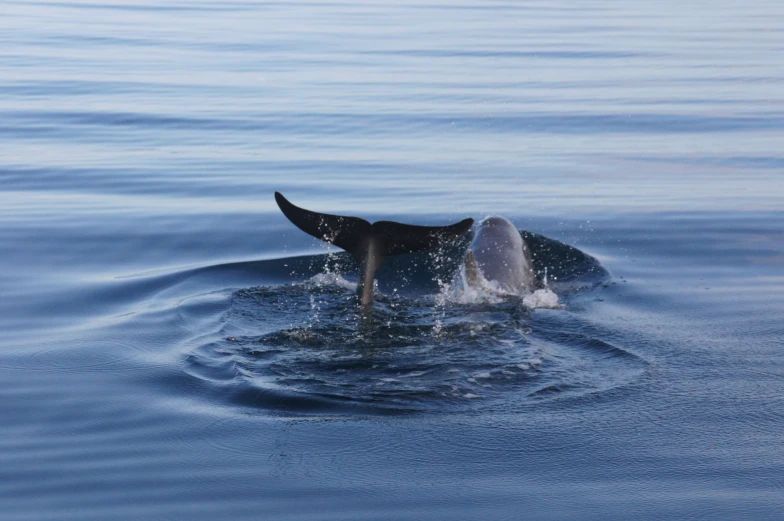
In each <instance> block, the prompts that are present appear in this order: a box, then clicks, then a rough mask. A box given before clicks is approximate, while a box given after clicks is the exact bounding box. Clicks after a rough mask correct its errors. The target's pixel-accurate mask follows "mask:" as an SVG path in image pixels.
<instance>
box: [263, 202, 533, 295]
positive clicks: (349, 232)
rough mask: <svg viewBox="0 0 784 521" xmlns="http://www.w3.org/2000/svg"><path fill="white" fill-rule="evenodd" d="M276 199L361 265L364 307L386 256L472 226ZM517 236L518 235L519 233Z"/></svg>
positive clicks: (445, 239) (430, 245)
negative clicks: (367, 216) (326, 209)
mask: <svg viewBox="0 0 784 521" xmlns="http://www.w3.org/2000/svg"><path fill="white" fill-rule="evenodd" d="M275 202H277V203H278V207H279V208H280V211H281V212H283V215H285V216H286V217H287V218H288V219H289V221H291V222H292V223H293V224H294V225H295V226H296V227H297V228H299V229H300V230H302V231H303V232H305V233H307V234H309V235H312V236H313V237H316V238H317V239H321V240H322V241H327V242H329V243H331V244H334V245H335V246H337V247H339V248H342V249H344V250H346V251H347V252H348V253H350V254H351V256H352V257H353V258H354V259H355V260H356V261H357V262H358V263H359V265H360V266H361V271H360V275H359V283H358V284H357V295H358V296H359V298H360V299H361V301H362V305H363V306H368V305H370V304H372V303H373V279H374V276H375V274H376V270H377V269H378V268H379V266H381V264H382V263H383V262H384V260H385V259H386V258H387V257H391V256H392V255H401V254H403V253H414V252H418V251H425V250H432V249H436V248H439V247H441V246H442V245H446V244H450V243H453V242H456V241H457V240H459V239H460V237H462V236H463V235H465V234H466V233H467V232H468V231H469V230H470V229H471V227H472V226H473V224H474V220H473V219H471V218H468V219H463V220H462V221H460V222H458V223H455V224H451V225H449V226H415V225H413V224H403V223H398V222H393V221H377V222H375V223H373V224H370V223H369V222H368V221H366V220H364V219H360V218H359V217H348V216H342V215H330V214H326V213H317V212H313V211H310V210H306V209H304V208H300V207H298V206H295V205H293V204H292V203H290V202H289V201H288V199H286V198H285V197H283V195H282V194H281V193H280V192H275ZM518 238H519V235H518Z"/></svg>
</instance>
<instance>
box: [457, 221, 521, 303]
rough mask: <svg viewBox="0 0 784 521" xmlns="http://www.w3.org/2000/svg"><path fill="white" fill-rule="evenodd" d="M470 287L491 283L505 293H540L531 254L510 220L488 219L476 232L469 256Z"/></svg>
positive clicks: (494, 287)
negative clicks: (536, 291)
mask: <svg viewBox="0 0 784 521" xmlns="http://www.w3.org/2000/svg"><path fill="white" fill-rule="evenodd" d="M465 274H466V282H467V283H468V285H469V286H474V287H477V286H481V285H482V284H483V283H485V284H486V283H490V284H491V285H492V286H493V289H495V290H497V291H500V292H502V293H508V294H514V295H525V294H529V293H533V292H534V291H535V290H536V277H535V276H534V269H533V262H532V261H531V251H530V249H529V248H528V245H527V244H526V243H525V241H524V240H523V238H522V236H521V235H520V232H519V230H518V229H517V228H516V227H515V225H514V224H512V223H511V222H510V221H509V220H508V219H505V218H503V217H487V218H485V219H484V220H482V221H481V222H480V223H479V224H478V226H477V229H476V232H475V234H474V238H473V240H472V241H471V244H470V246H469V247H468V251H467V252H466V256H465Z"/></svg>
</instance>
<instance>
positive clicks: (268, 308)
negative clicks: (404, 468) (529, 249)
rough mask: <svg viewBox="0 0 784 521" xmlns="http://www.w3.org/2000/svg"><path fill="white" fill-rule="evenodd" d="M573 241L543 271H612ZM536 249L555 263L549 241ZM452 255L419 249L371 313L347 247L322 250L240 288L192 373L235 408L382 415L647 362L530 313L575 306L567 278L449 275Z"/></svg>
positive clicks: (577, 275)
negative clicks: (479, 283) (285, 278)
mask: <svg viewBox="0 0 784 521" xmlns="http://www.w3.org/2000/svg"><path fill="white" fill-rule="evenodd" d="M558 244H560V243H558ZM571 250H573V249H571ZM571 250H567V251H569V252H570V253H571V254H572V257H563V256H562V257H560V258H557V259H556V260H557V261H558V262H550V263H549V264H544V268H542V270H541V271H542V272H544V269H547V270H548V271H550V272H551V273H552V271H551V270H552V269H553V267H555V268H556V270H557V269H560V270H561V271H560V272H559V274H563V273H566V274H571V275H572V276H571V277H568V276H564V277H563V278H564V279H565V280H566V282H567V283H568V285H562V286H560V287H561V288H567V291H565V292H564V294H568V293H569V292H570V291H574V288H575V287H579V286H580V285H581V284H582V285H584V286H590V285H594V284H595V277H596V276H597V274H601V273H603V274H606V272H604V271H603V270H601V267H600V266H599V265H598V263H596V262H595V260H594V259H593V258H591V257H588V256H586V255H584V254H582V253H581V252H580V254H581V256H577V255H574V254H573V252H571ZM534 253H537V254H538V255H539V257H538V258H539V259H549V260H550V261H552V260H553V259H552V255H551V257H548V256H547V254H548V250H546V249H542V248H538V249H537V250H535V252H534ZM549 253H550V254H551V253H552V252H549ZM441 255H442V256H441V258H440V262H431V259H428V258H425V259H419V260H417V259H408V261H409V262H408V266H409V267H411V266H413V267H414V268H410V269H409V271H407V272H404V276H403V277H400V278H398V279H392V280H389V279H387V280H384V279H383V277H382V280H380V284H379V288H376V291H377V300H376V303H375V306H374V307H373V308H372V309H370V310H368V309H362V308H360V307H359V306H358V303H359V300H358V298H357V296H356V283H355V282H352V281H351V280H349V279H348V277H351V276H352V274H351V271H350V270H342V269H340V268H341V267H345V266H347V265H346V264H345V263H343V264H341V262H342V260H341V257H340V254H337V255H332V256H322V257H314V258H312V259H311V263H310V264H311V265H313V264H320V268H319V270H318V271H317V272H316V273H315V274H311V275H310V276H309V277H308V278H307V279H306V280H305V281H304V282H295V283H293V284H283V285H280V284H278V285H271V286H260V287H255V288H248V289H242V290H239V291H236V292H234V293H232V294H231V295H230V297H229V302H228V306H227V309H228V310H227V311H225V312H223V314H222V315H221V316H220V317H218V319H217V320H215V323H216V324H217V325H216V328H215V330H214V331H212V332H210V333H207V334H204V333H205V332H202V334H200V335H199V336H198V337H196V338H194V339H193V340H192V341H191V342H190V343H189V346H188V347H187V353H188V354H187V356H186V360H185V371H186V372H187V373H188V374H189V375H191V376H193V377H196V378H197V379H198V380H200V381H201V382H202V383H203V384H204V385H206V386H207V387H208V389H211V390H212V391H214V396H216V398H219V399H220V400H224V401H228V403H230V404H233V405H239V406H244V407H251V408H254V409H261V410H267V411H270V412H271V411H277V412H278V413H285V414H292V413H311V412H323V411H325V410H326V411H331V412H334V413H353V412H358V411H359V412H364V413H374V414H375V413H390V412H395V413H401V412H406V411H433V412H443V411H449V410H455V409H457V410H459V409H463V408H466V407H468V408H471V407H474V406H475V405H476V404H478V403H481V404H482V407H497V408H508V407H519V406H521V405H524V404H528V403H535V402H536V401H540V400H543V399H551V398H553V397H567V396H580V395H583V394H585V393H590V392H597V391H601V390H605V389H609V388H613V387H615V386H617V385H620V384H622V383H624V382H626V381H628V380H629V379H631V378H633V377H634V375H636V374H638V373H639V372H640V371H641V370H642V366H643V365H644V364H643V363H642V361H641V360H639V359H638V358H637V357H636V356H634V355H632V354H631V353H629V352H628V351H626V350H624V349H622V348H620V347H618V346H614V345H612V344H610V343H608V342H606V341H604V340H602V339H600V338H598V337H597V336H596V332H595V331H593V330H592V331H591V333H590V334H589V333H583V332H581V331H582V330H581V328H580V324H581V318H580V317H579V316H578V315H574V314H571V313H568V312H567V311H563V312H562V311H558V312H554V313H552V312H545V313H541V312H537V313H533V312H532V311H533V310H535V309H543V308H544V309H547V308H560V309H565V308H564V305H563V303H560V302H559V299H558V295H557V293H556V291H555V290H557V289H558V288H552V287H544V288H541V289H537V290H536V291H535V292H533V293H529V294H525V295H513V294H508V293H506V294H505V293H504V292H502V291H499V288H494V287H492V285H489V286H488V287H478V288H477V287H471V288H469V286H468V285H466V284H464V280H462V279H461V277H464V274H461V272H460V271H459V268H458V266H455V265H453V266H452V268H451V269H452V270H453V271H452V274H453V276H452V277H446V274H448V271H447V270H444V266H445V264H447V263H448V262H449V259H452V258H455V257H450V256H446V255H443V252H442V253H441ZM278 262H280V261H278ZM575 262H582V263H583V264H584V268H585V267H587V268H588V269H582V270H579V269H578V268H577V267H576V266H575ZM293 264H294V263H293V262H292V260H291V259H287V260H285V265H286V266H287V267H290V266H292V265H293ZM432 266H435V267H436V269H441V270H442V271H441V272H438V273H435V274H434V272H433V271H432V270H431V271H428V269H429V268H431V267H432ZM541 266H542V265H540V268H541ZM393 268H394V266H393ZM311 273H312V272H311ZM543 275H544V273H543V274H542V276H543ZM439 277H443V278H439ZM442 280H446V281H448V282H446V283H445V282H442ZM570 288H571V289H570ZM194 305H196V306H197V305H198V304H197V303H196V304H194ZM566 324H568V326H567V325H566ZM585 329H586V330H589V329H590V328H585Z"/></svg>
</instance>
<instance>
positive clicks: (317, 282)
mask: <svg viewBox="0 0 784 521" xmlns="http://www.w3.org/2000/svg"><path fill="white" fill-rule="evenodd" d="M305 284H306V285H310V286H316V287H319V288H322V287H325V286H335V287H338V288H342V289H345V290H348V291H357V283H356V282H351V281H350V280H346V279H344V278H343V275H341V274H340V273H334V272H331V271H328V272H325V273H318V274H316V275H313V276H312V277H310V278H309V279H308V280H306V281H305Z"/></svg>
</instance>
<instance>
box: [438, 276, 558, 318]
mask: <svg viewBox="0 0 784 521" xmlns="http://www.w3.org/2000/svg"><path fill="white" fill-rule="evenodd" d="M544 285H545V287H544V288H542V289H537V290H536V291H534V292H533V293H529V292H524V293H520V292H510V291H508V290H507V289H505V288H504V287H502V286H501V285H500V284H498V282H496V281H494V280H487V279H485V278H484V277H483V276H482V273H481V272H479V273H478V277H477V280H476V281H475V283H474V284H469V283H468V281H467V279H466V273H465V266H461V268H460V271H459V272H458V273H457V274H456V275H455V278H454V280H453V281H452V282H451V283H449V284H443V285H442V287H441V291H440V293H439V294H438V295H437V297H436V301H437V302H438V304H439V305H444V304H468V305H475V304H498V303H500V302H503V301H505V300H506V299H507V298H508V297H510V296H511V297H519V298H520V299H522V305H523V306H525V307H526V308H528V309H532V310H533V309H561V308H562V307H563V306H562V305H561V304H560V303H559V302H558V295H557V294H556V293H555V292H554V291H553V290H551V289H550V288H549V287H548V286H547V279H546V278H545V280H544Z"/></svg>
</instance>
